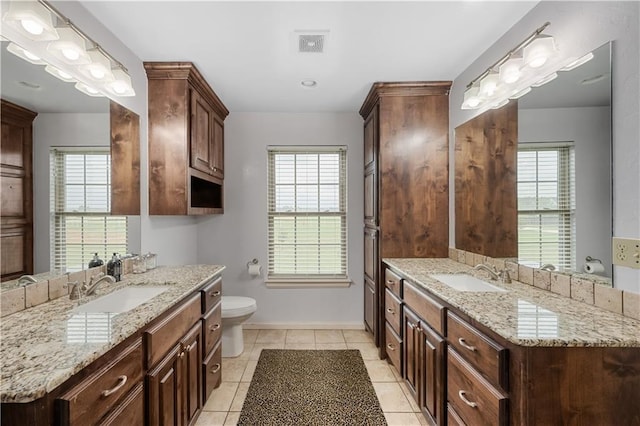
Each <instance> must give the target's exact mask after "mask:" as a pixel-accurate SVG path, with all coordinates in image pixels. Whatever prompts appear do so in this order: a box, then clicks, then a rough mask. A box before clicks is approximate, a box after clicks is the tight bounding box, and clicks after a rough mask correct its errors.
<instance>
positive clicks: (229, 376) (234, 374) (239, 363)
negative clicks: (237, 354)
mask: <svg viewBox="0 0 640 426" xmlns="http://www.w3.org/2000/svg"><path fill="white" fill-rule="evenodd" d="M248 362H249V359H248V358H245V359H238V358H222V381H223V382H239V381H240V378H241V377H242V374H243V373H244V369H245V368H246V367H247V363H248Z"/></svg>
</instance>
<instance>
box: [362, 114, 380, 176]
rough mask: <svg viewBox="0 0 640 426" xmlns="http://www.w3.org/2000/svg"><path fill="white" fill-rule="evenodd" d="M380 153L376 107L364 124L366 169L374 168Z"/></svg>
mask: <svg viewBox="0 0 640 426" xmlns="http://www.w3.org/2000/svg"><path fill="white" fill-rule="evenodd" d="M377 151H378V107H377V106H376V107H374V108H373V110H372V111H371V113H369V116H368V117H367V119H366V120H365V122H364V168H365V170H366V169H367V168H368V167H370V166H372V165H373V164H374V162H375V160H376V157H377Z"/></svg>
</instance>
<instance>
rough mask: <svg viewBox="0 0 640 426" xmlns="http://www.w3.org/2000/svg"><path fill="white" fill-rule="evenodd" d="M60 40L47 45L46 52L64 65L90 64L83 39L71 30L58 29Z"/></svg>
mask: <svg viewBox="0 0 640 426" xmlns="http://www.w3.org/2000/svg"><path fill="white" fill-rule="evenodd" d="M58 34H59V35H60V39H59V40H57V41H53V42H51V43H49V46H48V47H47V50H48V51H49V52H50V53H51V54H52V55H54V56H55V57H56V58H58V59H60V60H61V61H63V62H64V63H67V64H70V65H82V64H89V63H91V58H90V57H89V54H88V53H87V50H86V47H85V39H84V38H83V37H82V36H80V34H78V33H77V32H75V31H74V30H73V29H71V28H59V29H58Z"/></svg>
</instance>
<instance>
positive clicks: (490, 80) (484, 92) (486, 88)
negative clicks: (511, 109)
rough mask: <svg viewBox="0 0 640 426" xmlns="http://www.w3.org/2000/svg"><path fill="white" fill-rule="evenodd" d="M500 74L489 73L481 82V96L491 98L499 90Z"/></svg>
mask: <svg viewBox="0 0 640 426" xmlns="http://www.w3.org/2000/svg"><path fill="white" fill-rule="evenodd" d="M498 82H499V79H498V74H497V73H489V74H487V75H486V76H485V77H483V78H482V80H480V96H484V97H491V96H493V94H494V93H495V92H496V89H497V88H498Z"/></svg>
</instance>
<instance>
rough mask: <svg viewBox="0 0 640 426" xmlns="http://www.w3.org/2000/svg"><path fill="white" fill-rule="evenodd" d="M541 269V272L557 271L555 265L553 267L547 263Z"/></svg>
mask: <svg viewBox="0 0 640 426" xmlns="http://www.w3.org/2000/svg"><path fill="white" fill-rule="evenodd" d="M540 269H541V270H543V271H555V270H556V267H555V266H553V265H552V264H550V263H545V264H544V265H542V266H541V267H540Z"/></svg>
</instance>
